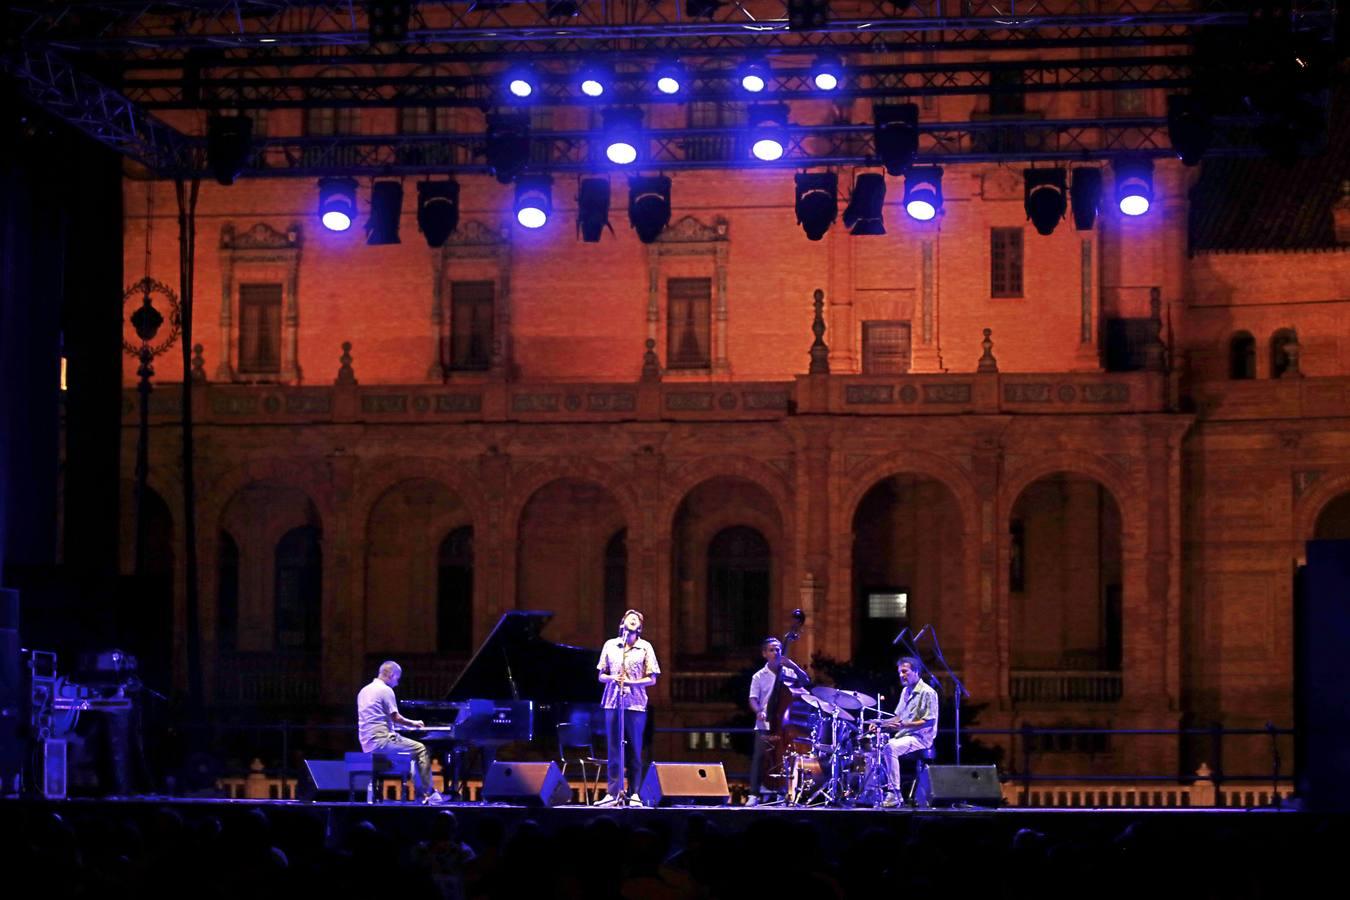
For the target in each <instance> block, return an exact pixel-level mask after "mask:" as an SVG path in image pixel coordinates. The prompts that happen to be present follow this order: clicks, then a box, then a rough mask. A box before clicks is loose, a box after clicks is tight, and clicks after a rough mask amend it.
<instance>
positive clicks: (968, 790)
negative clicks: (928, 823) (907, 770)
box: [928, 766, 1003, 806]
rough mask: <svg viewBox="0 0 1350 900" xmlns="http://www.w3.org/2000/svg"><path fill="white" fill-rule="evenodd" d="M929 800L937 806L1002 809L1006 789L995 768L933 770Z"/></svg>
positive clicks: (929, 770)
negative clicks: (992, 807) (961, 805)
mask: <svg viewBox="0 0 1350 900" xmlns="http://www.w3.org/2000/svg"><path fill="white" fill-rule="evenodd" d="M928 800H929V802H930V803H932V804H933V805H934V806H951V805H953V804H956V803H968V804H972V805H976V806H999V805H1000V804H1002V803H1003V788H1002V786H1001V785H1000V784H999V781H998V769H997V768H996V767H994V766H929V767H928Z"/></svg>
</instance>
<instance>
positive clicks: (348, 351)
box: [336, 341, 356, 384]
mask: <svg viewBox="0 0 1350 900" xmlns="http://www.w3.org/2000/svg"><path fill="white" fill-rule="evenodd" d="M338 362H340V363H342V365H341V366H339V367H338V373H337V382H336V383H337V384H356V370H354V369H353V368H352V342H351V341H343V342H342V355H341V356H340V357H338Z"/></svg>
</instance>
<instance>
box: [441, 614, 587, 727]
mask: <svg viewBox="0 0 1350 900" xmlns="http://www.w3.org/2000/svg"><path fill="white" fill-rule="evenodd" d="M552 618H553V613H552V612H549V611H545V610H521V609H518V610H511V611H510V612H507V613H505V614H503V615H502V617H501V618H500V619H498V620H497V624H496V625H495V626H493V629H492V632H491V633H490V634H489V635H488V636H487V640H485V641H483V643H482V644H480V645H479V647H478V649H477V650H476V651H475V652H474V654H473V658H472V659H470V660H469V664H468V665H467V666H465V667H464V671H463V672H460V674H459V678H457V679H455V683H454V684H453V685H452V686H451V688H450V692H449V693H448V694H446V695H445V699H446V700H469V699H474V698H480V697H485V698H490V699H493V700H508V699H509V700H534V701H536V704H538V703H539V702H543V703H550V702H567V701H570V702H573V703H598V702H599V700H600V683H599V682H598V681H597V680H596V676H595V664H596V662H597V661H598V660H599V659H600V650H599V649H598V648H597V649H594V650H592V649H590V648H588V647H572V646H569V645H567V644H555V643H553V642H552V641H548V640H545V639H544V638H543V637H541V636H540V632H541V631H543V630H544V626H546V625H547V624H548V623H549V621H550V620H552Z"/></svg>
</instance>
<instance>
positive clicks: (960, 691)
mask: <svg viewBox="0 0 1350 900" xmlns="http://www.w3.org/2000/svg"><path fill="white" fill-rule="evenodd" d="M925 632H927V633H928V634H929V635H930V637H931V638H932V641H933V653H934V655H935V656H937V661H938V662H940V663H942V668H943V669H944V670H945V671H946V673H947V677H948V678H950V679H951V680H952V687H953V696H952V701H953V710H954V712H955V716H956V722H955V727H956V764H957V765H958V766H959V765H961V698H962V697H963V696H964V697H966V698H967V699H968V698H969V697H970V691H968V690H966V686H965V685H964V684H962V683H961V679H960V678H957V677H956V673H955V672H953V671H952V667H951V666H949V665H947V658H946V657H945V656H943V655H942V645H941V644H939V643H938V636H937V629H936V628H934V627H932V626H931V625H925V626H924V627H923V631H920V632H919V637H923V635H924V633H925ZM914 642H915V643H916V644H917V643H918V642H919V638H918V637H916V638H915V639H914ZM919 665H923V663H922V662H920V663H919ZM939 683H940V680H939Z"/></svg>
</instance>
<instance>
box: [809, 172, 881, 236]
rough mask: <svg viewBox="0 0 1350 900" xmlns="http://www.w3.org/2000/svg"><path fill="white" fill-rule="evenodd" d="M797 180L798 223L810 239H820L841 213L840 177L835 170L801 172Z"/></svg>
mask: <svg viewBox="0 0 1350 900" xmlns="http://www.w3.org/2000/svg"><path fill="white" fill-rule="evenodd" d="M793 180H794V181H795V182H796V185H797V203H796V209H797V224H798V225H800V226H802V230H803V231H805V232H806V238H807V240H811V241H818V240H820V239H821V238H823V237H824V236H825V232H827V231H829V230H830V226H831V225H833V224H834V220H835V219H836V218H838V216H839V176H838V175H835V174H834V173H833V172H798V173H797V175H796V176H795V177H794V179H793ZM885 186H886V185H885V183H884V182H883V183H882V187H883V188H885Z"/></svg>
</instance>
